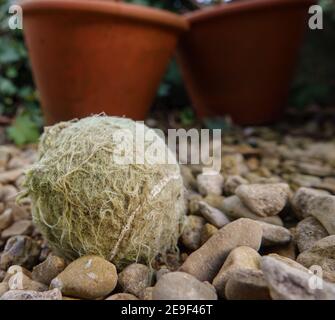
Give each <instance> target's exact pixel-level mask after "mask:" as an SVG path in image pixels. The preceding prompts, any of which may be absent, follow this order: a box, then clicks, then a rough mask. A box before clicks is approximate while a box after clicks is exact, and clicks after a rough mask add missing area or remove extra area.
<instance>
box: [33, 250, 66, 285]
mask: <svg viewBox="0 0 335 320" xmlns="http://www.w3.org/2000/svg"><path fill="white" fill-rule="evenodd" d="M65 267H66V264H65V261H64V259H63V258H60V257H57V256H54V255H49V256H48V257H47V258H46V260H45V261H43V262H42V263H40V264H38V265H37V266H35V267H34V268H33V272H32V278H33V280H35V281H38V282H41V283H44V284H46V285H49V284H50V282H51V280H52V279H54V278H55V277H57V275H58V274H60V273H61V272H62V271H63V270H64V269H65Z"/></svg>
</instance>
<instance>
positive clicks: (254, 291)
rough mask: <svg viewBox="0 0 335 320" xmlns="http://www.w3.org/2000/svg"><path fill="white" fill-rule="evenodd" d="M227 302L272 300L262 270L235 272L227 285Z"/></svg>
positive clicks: (238, 270)
mask: <svg viewBox="0 0 335 320" xmlns="http://www.w3.org/2000/svg"><path fill="white" fill-rule="evenodd" d="M225 296H226V299H227V300H271V297H270V291H269V288H268V285H267V282H266V281H265V278H264V274H263V272H262V271H261V270H256V269H237V270H234V271H233V272H232V273H231V275H230V277H229V279H228V282H227V284H226V287H225Z"/></svg>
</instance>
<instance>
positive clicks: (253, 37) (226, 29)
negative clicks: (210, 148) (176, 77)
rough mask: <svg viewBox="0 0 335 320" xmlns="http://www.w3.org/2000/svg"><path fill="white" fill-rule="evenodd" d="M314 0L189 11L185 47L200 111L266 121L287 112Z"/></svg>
mask: <svg viewBox="0 0 335 320" xmlns="http://www.w3.org/2000/svg"><path fill="white" fill-rule="evenodd" d="M311 4H313V1H312V0H249V1H239V2H235V3H234V2H232V3H227V4H222V5H219V6H214V7H211V8H209V9H204V10H200V11H196V12H194V13H191V14H187V15H186V19H187V20H188V21H189V22H190V25H191V30H190V32H188V33H187V34H186V35H185V37H184V38H183V40H182V41H180V43H181V45H180V47H179V54H178V56H179V62H180V65H181V67H182V72H183V76H184V79H185V81H186V87H187V89H188V91H189V94H190V96H191V99H192V101H193V104H194V106H195V108H196V111H197V113H198V115H199V116H200V117H211V116H218V115H225V114H229V115H230V116H231V117H232V119H233V121H235V122H236V123H239V124H264V123H269V122H272V121H275V120H277V119H278V118H279V117H280V116H281V114H282V113H283V110H284V106H285V103H286V99H287V96H288V92H289V88H290V81H291V79H292V76H293V74H294V70H295V66H296V62H297V57H298V54H299V49H300V47H301V43H302V38H303V34H304V30H305V29H306V27H307V17H308V8H309V6H310V5H311Z"/></svg>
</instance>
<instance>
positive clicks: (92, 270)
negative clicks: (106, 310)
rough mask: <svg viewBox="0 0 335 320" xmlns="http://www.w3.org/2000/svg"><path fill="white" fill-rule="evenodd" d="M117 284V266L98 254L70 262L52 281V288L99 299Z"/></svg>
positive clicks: (85, 297)
mask: <svg viewBox="0 0 335 320" xmlns="http://www.w3.org/2000/svg"><path fill="white" fill-rule="evenodd" d="M116 284H117V273H116V268H115V266H114V265H113V264H112V263H110V262H108V261H106V260H105V259H103V258H101V257H98V256H83V257H81V258H79V259H77V260H75V261H73V262H72V263H70V264H69V265H68V266H67V267H66V268H65V269H64V271H63V272H61V273H60V274H59V275H58V276H57V277H56V278H54V279H53V280H52V281H51V284H50V288H52V289H54V288H58V289H60V290H61V292H62V294H64V295H66V296H70V297H71V296H72V297H75V298H82V299H97V298H102V297H105V296H107V295H108V294H110V293H111V292H112V291H113V290H114V288H115V286H116Z"/></svg>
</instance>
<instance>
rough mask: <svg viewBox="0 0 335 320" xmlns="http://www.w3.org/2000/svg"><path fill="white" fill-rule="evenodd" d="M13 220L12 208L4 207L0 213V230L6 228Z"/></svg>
mask: <svg viewBox="0 0 335 320" xmlns="http://www.w3.org/2000/svg"><path fill="white" fill-rule="evenodd" d="M12 222H13V215H12V209H6V210H5V211H4V212H3V213H2V214H1V215H0V231H2V230H4V229H6V228H8V227H9V226H10V225H11V224H12Z"/></svg>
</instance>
